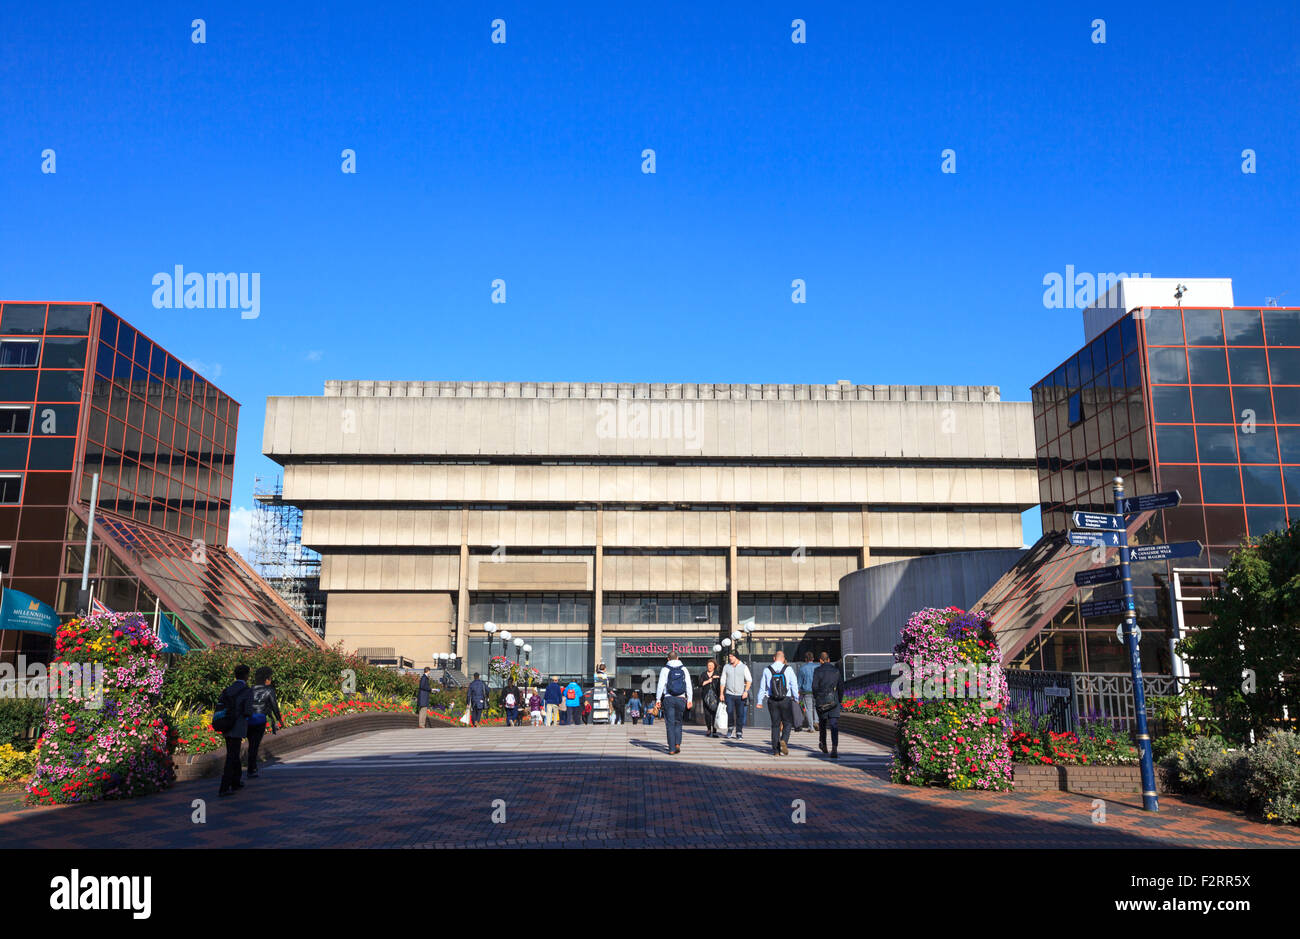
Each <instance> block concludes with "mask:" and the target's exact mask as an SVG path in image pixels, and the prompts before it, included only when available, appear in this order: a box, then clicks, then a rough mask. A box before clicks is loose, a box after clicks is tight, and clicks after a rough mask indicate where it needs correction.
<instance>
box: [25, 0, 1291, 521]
mask: <svg viewBox="0 0 1300 939" xmlns="http://www.w3.org/2000/svg"><path fill="white" fill-rule="evenodd" d="M874 6H875V5H874V4H873V5H866V4H837V5H832V4H827V3H824V2H813V0H790V2H783V3H779V4H774V3H763V2H751V3H720V4H687V3H667V2H660V3H655V4H645V5H631V4H598V3H579V2H568V3H562V4H561V3H538V2H533V3H519V2H499V3H495V2H494V3H492V4H489V5H481V4H478V3H457V4H409V5H403V4H396V3H393V4H355V3H347V4H342V3H312V4H305V3H304V4H296V3H281V4H274V5H271V4H260V3H259V4H220V3H213V2H207V0H204V2H201V3H199V4H196V5H191V6H190V7H187V8H185V9H183V10H181V9H177V8H176V7H175V5H173V4H164V3H147V2H144V3H138V4H130V5H127V6H126V7H122V6H120V5H105V4H60V3H47V4H28V5H24V6H21V7H19V6H17V5H12V4H11V5H9V6H8V7H7V8H6V11H5V12H4V13H3V14H0V44H2V49H0V51H2V53H3V54H2V55H0V81H2V82H3V87H4V88H5V94H4V95H3V96H0V297H3V298H5V299H69V300H71V299H81V300H101V301H103V302H104V303H106V304H107V305H108V306H109V307H111V308H112V309H113V310H115V311H116V312H117V313H119V314H121V315H123V316H124V317H126V318H127V319H128V320H130V321H131V322H133V323H134V324H136V325H137V326H139V327H140V328H141V329H143V330H144V331H145V332H147V333H148V334H150V335H151V336H152V337H153V338H155V339H156V340H158V341H159V342H161V343H162V344H163V345H165V346H166V347H168V348H169V349H170V350H172V351H173V352H175V353H177V354H178V355H180V356H181V357H183V358H185V359H187V360H190V361H192V362H195V363H196V367H197V368H198V369H199V371H201V372H203V373H204V374H205V375H207V376H208V377H209V378H211V379H212V380H213V381H215V383H216V384H217V385H218V386H220V387H221V388H223V389H224V390H226V391H228V392H229V393H230V394H232V395H233V396H234V397H235V398H237V399H238V400H239V401H240V402H241V403H242V405H243V410H242V413H241V422H240V424H241V426H240V434H239V456H238V460H237V463H236V473H237V478H236V483H235V498H234V502H235V505H236V506H237V507H239V506H244V507H247V506H249V505H251V498H250V492H251V487H252V480H253V476H254V475H255V474H256V473H266V472H274V471H275V470H276V467H275V464H273V463H271V461H269V460H267V459H266V458H264V457H262V456H261V453H260V450H261V430H262V420H263V416H264V413H265V398H266V396H267V395H269V394H319V393H320V392H321V389H322V383H323V382H324V381H325V380H326V379H327V378H411V379H416V378H463V379H489V380H531V379H537V380H587V381H714V382H834V381H836V380H838V379H842V378H847V379H850V380H853V381H855V382H861V383H882V384H883V383H898V384H996V385H1000V386H1001V387H1002V392H1003V396H1004V398H1007V399H1014V400H1027V398H1028V394H1029V386H1030V385H1031V384H1032V383H1033V382H1034V381H1035V380H1037V379H1038V378H1039V377H1041V376H1042V375H1043V374H1045V373H1046V372H1047V371H1049V370H1050V369H1051V368H1052V367H1053V366H1054V365H1056V364H1057V363H1058V362H1059V361H1060V360H1061V359H1063V358H1064V357H1065V356H1066V355H1068V354H1069V353H1070V352H1071V351H1073V350H1074V349H1075V348H1076V347H1077V346H1078V345H1079V344H1080V342H1081V339H1082V325H1081V318H1080V315H1079V312H1078V311H1077V310H1074V309H1064V310H1060V309H1055V310H1054V309H1047V308H1046V307H1045V306H1044V303H1043V293H1044V289H1045V288H1044V286H1043V278H1044V276H1045V275H1047V274H1049V273H1052V272H1063V271H1064V270H1065V268H1066V266H1067V265H1074V267H1075V269H1076V270H1078V271H1091V272H1120V271H1124V272H1143V273H1147V272H1149V273H1152V274H1154V275H1156V276H1162V275H1164V276H1230V277H1232V278H1234V282H1235V292H1236V298H1237V302H1238V303H1240V304H1251V303H1263V302H1264V298H1265V297H1267V296H1278V295H1279V294H1281V293H1282V292H1283V291H1289V292H1288V293H1287V295H1286V296H1285V297H1284V299H1283V303H1284V304H1287V305H1300V277H1297V272H1298V271H1300V235H1298V234H1297V225H1296V212H1297V209H1298V208H1300V158H1298V157H1297V147H1298V146H1300V134H1297V130H1296V122H1295V114H1296V108H1297V101H1300V12H1297V8H1296V6H1295V5H1292V4H1282V5H1278V4H1265V3H1259V4H1252V3H1246V4H1235V5H1231V6H1229V5H1224V4H1209V3H1151V4H1139V5H1134V4H1131V3H1122V4H1121V3H1114V2H1109V3H1107V2H1102V3H1098V2H1096V0H1094V2H1091V3H1089V4H1078V3H1062V4H1050V5H1046V6H1048V7H1050V9H1042V8H1041V7H1042V6H1043V5H1040V4H1032V3H1011V4H1003V5H998V6H997V7H996V8H990V7H989V6H988V5H987V4H980V5H975V4H970V5H966V4H960V5H956V4H944V3H932V4H926V5H925V6H924V7H917V8H916V9H894V8H886V9H871V8H870V7H874ZM620 7H627V9H620ZM195 17H202V18H203V19H204V20H205V22H206V40H207V41H206V43H204V44H195V43H193V42H192V41H191V33H192V30H191V20H192V19H193V18H195ZM495 18H501V19H504V20H505V22H506V40H507V41H506V42H505V43H504V44H493V43H492V42H491V41H490V36H491V21H492V20H493V19H495ZM796 18H801V19H803V20H804V21H805V22H806V24H807V25H806V35H807V42H806V43H804V44H795V43H792V42H791V32H792V28H791V22H792V20H794V19H796ZM1097 18H1102V19H1104V20H1105V29H1106V42H1105V43H1104V44H1098V43H1094V42H1093V41H1092V36H1093V33H1094V27H1093V26H1092V22H1093V20H1094V19H1097ZM345 148H350V149H352V150H354V151H355V152H356V168H357V172H356V173H355V174H345V173H343V172H341V164H342V157H341V152H342V151H343V150H344V149H345ZM646 148H652V149H654V150H655V152H656V164H657V165H656V172H655V173H654V174H653V175H647V174H644V173H642V172H641V152H642V150H644V149H646ZM947 148H951V149H952V150H953V151H955V154H956V170H957V171H956V172H955V173H951V174H945V173H943V172H941V160H942V157H941V154H942V151H943V150H945V149H947ZM46 149H52V150H54V151H55V159H56V169H57V171H56V172H55V173H53V174H47V173H42V172H41V166H42V152H43V151H44V150H46ZM1245 149H1251V150H1254V151H1255V153H1256V160H1257V167H1256V169H1257V171H1256V172H1255V173H1253V174H1246V173H1243V172H1242V162H1243V158H1242V151H1243V150H1245ZM177 264H182V265H184V267H185V269H186V270H187V271H199V272H214V271H220V272H227V271H235V272H258V273H259V274H260V275H261V311H260V315H259V316H258V317H257V318H256V319H247V320H246V319H242V318H241V317H240V315H239V312H238V311H237V310H230V309H226V310H202V309H194V310H170V309H161V310H160V309H155V308H154V307H153V305H152V303H151V299H152V296H153V289H154V288H153V286H152V278H153V276H154V274H155V273H157V272H162V271H166V272H170V271H171V270H172V269H173V267H174V266H175V265H177ZM494 278H502V279H504V280H505V281H506V289H507V301H508V302H507V303H505V304H504V305H502V304H493V303H491V282H492V281H493V279H494ZM795 278H802V279H804V280H805V281H806V283H807V301H808V302H807V303H806V304H803V305H795V304H792V303H791V301H790V294H791V286H790V285H791V281H792V280H793V279H795ZM197 363H201V364H197ZM1037 534H1038V526H1037V519H1036V512H1034V513H1030V515H1029V516H1028V517H1027V522H1026V538H1027V540H1032V539H1033V538H1034V537H1036V536H1037ZM236 537H237V536H236Z"/></svg>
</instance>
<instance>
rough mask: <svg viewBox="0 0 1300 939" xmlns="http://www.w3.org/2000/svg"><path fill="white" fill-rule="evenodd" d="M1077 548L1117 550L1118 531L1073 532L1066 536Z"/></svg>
mask: <svg viewBox="0 0 1300 939" xmlns="http://www.w3.org/2000/svg"><path fill="white" fill-rule="evenodd" d="M1066 537H1067V538H1068V539H1069V541H1070V544H1072V545H1074V546H1075V547H1076V548H1117V547H1119V532H1117V531H1072V532H1070V533H1069V534H1068V535H1067V536H1066Z"/></svg>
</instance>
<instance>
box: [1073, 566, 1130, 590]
mask: <svg viewBox="0 0 1300 939" xmlns="http://www.w3.org/2000/svg"><path fill="white" fill-rule="evenodd" d="M1120 580H1123V578H1122V577H1121V576H1120V572H1119V566H1118V565H1112V566H1111V567H1094V568H1093V569H1092V570H1089V571H1079V573H1077V574H1075V575H1074V585H1075V586H1076V587H1096V586H1098V585H1099V584H1113V583H1117V582H1119V581H1120Z"/></svg>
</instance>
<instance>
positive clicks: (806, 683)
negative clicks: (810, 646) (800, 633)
mask: <svg viewBox="0 0 1300 939" xmlns="http://www.w3.org/2000/svg"><path fill="white" fill-rule="evenodd" d="M815 671H817V663H815V662H814V661H813V654H812V653H811V652H805V653H804V654H803V664H802V665H800V666H799V701H800V703H801V704H802V705H803V716H804V721H803V729H804V730H806V731H807V732H808V733H812V732H813V731H814V730H816V729H817V707H816V705H815V704H814V703H813V694H812V680H813V672H815Z"/></svg>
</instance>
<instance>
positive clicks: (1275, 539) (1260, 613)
mask: <svg viewBox="0 0 1300 939" xmlns="http://www.w3.org/2000/svg"><path fill="white" fill-rule="evenodd" d="M1205 608H1206V610H1207V611H1208V612H1209V614H1210V621H1209V623H1208V624H1207V625H1205V626H1202V627H1200V628H1198V629H1196V630H1195V631H1193V632H1191V633H1190V634H1189V635H1188V636H1187V637H1186V638H1184V639H1183V640H1181V641H1180V642H1179V643H1178V653H1179V655H1181V656H1183V657H1184V658H1185V659H1186V660H1187V662H1188V665H1189V666H1190V668H1191V669H1192V671H1193V672H1195V673H1198V674H1199V675H1200V678H1201V680H1202V681H1203V682H1205V683H1206V684H1207V685H1208V686H1210V687H1211V688H1213V689H1214V702H1215V707H1216V709H1217V710H1218V711H1219V713H1220V714H1221V715H1222V717H1223V721H1224V725H1225V726H1224V729H1225V730H1226V731H1227V732H1228V734H1229V735H1230V736H1232V737H1234V738H1236V739H1244V738H1245V736H1246V733H1247V732H1248V731H1252V730H1253V731H1254V732H1255V735H1256V737H1262V736H1263V733H1264V731H1265V730H1266V729H1267V728H1269V727H1271V726H1276V725H1278V724H1281V723H1282V721H1283V709H1284V708H1285V712H1286V714H1288V715H1289V716H1290V718H1291V719H1292V720H1294V719H1295V718H1296V716H1297V714H1300V710H1298V709H1300V685H1297V675H1296V668H1297V663H1300V520H1297V521H1296V523H1295V524H1293V525H1292V526H1291V527H1290V528H1289V529H1288V530H1286V531H1276V532H1269V533H1268V534H1266V535H1264V536H1262V537H1260V538H1259V539H1258V540H1256V541H1255V542H1253V543H1251V544H1249V545H1245V546H1243V547H1242V548H1241V549H1240V550H1238V551H1235V552H1234V553H1233V554H1232V557H1231V559H1230V560H1229V562H1228V566H1227V568H1226V569H1225V570H1224V572H1223V575H1222V577H1221V578H1220V581H1219V585H1218V587H1217V589H1216V590H1215V593H1214V595H1213V596H1212V597H1209V598H1207V599H1206V601H1205Z"/></svg>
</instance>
